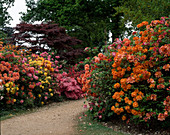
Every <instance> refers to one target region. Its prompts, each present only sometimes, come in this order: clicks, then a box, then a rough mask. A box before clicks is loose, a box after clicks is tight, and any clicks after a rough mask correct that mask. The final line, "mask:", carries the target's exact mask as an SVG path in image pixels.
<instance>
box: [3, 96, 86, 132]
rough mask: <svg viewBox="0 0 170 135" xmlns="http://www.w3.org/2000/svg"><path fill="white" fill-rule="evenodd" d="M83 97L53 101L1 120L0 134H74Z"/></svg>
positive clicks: (82, 110) (82, 109)
mask: <svg viewBox="0 0 170 135" xmlns="http://www.w3.org/2000/svg"><path fill="white" fill-rule="evenodd" d="M84 101H85V100H84V99H81V100H74V101H66V102H62V103H54V104H52V105H49V106H46V107H43V108H40V109H38V111H36V112H33V113H29V114H24V115H20V116H15V117H13V118H10V119H7V120H4V121H1V135H74V134H75V133H76V132H77V131H76V128H75V126H76V124H77V119H78V118H77V116H78V115H79V114H81V113H82V112H84V111H85V109H84V108H83V105H84Z"/></svg>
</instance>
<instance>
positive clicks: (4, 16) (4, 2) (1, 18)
mask: <svg viewBox="0 0 170 135" xmlns="http://www.w3.org/2000/svg"><path fill="white" fill-rule="evenodd" d="M14 1H15V0H1V1H0V28H3V27H4V26H5V25H6V24H9V21H10V20H11V19H12V18H11V16H10V15H9V13H8V11H7V10H8V9H9V8H10V7H11V6H13V3H14Z"/></svg>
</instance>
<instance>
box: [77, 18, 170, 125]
mask: <svg viewBox="0 0 170 135" xmlns="http://www.w3.org/2000/svg"><path fill="white" fill-rule="evenodd" d="M169 19H170V18H167V17H162V18H161V20H154V21H152V22H151V23H150V24H148V22H142V23H141V24H139V25H137V27H138V28H139V29H140V28H142V29H144V30H143V31H140V32H133V33H132V36H131V38H130V39H124V40H123V42H120V45H119V46H120V47H119V49H116V50H113V47H112V46H109V48H108V51H107V52H106V54H101V53H99V54H98V57H97V56H95V57H94V58H93V59H92V60H91V61H90V62H89V64H88V65H85V74H84V75H82V76H81V79H80V80H79V81H80V82H81V83H82V84H83V88H82V90H83V91H86V95H87V100H88V101H89V105H90V108H89V111H90V112H91V113H92V115H93V116H94V117H96V118H98V119H101V118H103V117H104V118H103V120H105V119H107V118H113V119H114V118H115V117H116V118H121V119H122V120H127V123H128V122H129V121H133V122H137V123H145V124H147V125H149V124H155V125H156V124H160V126H161V125H164V126H166V125H168V121H169V119H170V117H169V114H170V86H169V83H170V77H169V75H168V74H169V68H170V58H169V55H170V44H169V39H170V34H169V32H170V29H169ZM113 55H114V56H113ZM111 56H113V57H111ZM102 97H103V98H102ZM94 108H95V110H94ZM109 109H110V111H108V110H109ZM93 110H94V111H93ZM102 114H104V116H103V115H102ZM115 115H116V116H115Z"/></svg>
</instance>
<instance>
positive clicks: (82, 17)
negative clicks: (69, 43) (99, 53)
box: [22, 0, 121, 48]
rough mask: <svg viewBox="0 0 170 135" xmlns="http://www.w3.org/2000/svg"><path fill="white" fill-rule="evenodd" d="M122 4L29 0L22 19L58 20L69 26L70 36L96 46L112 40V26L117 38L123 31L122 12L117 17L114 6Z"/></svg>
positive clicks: (105, 0)
mask: <svg viewBox="0 0 170 135" xmlns="http://www.w3.org/2000/svg"><path fill="white" fill-rule="evenodd" d="M118 4H119V1H118V0H115V1H113V0H93V1H87V0H76V1H75V0H65V1H63V0H59V1H56V0H40V1H38V2H37V3H36V2H34V0H29V1H27V12H26V13H22V20H23V21H26V22H35V21H45V22H47V21H54V22H56V23H58V24H59V25H60V26H62V27H65V28H66V29H67V33H68V34H69V35H70V36H75V37H77V38H78V39H80V40H82V41H83V42H84V44H83V45H81V47H82V46H83V47H85V46H90V47H93V46H94V44H95V45H96V44H97V45H98V44H99V43H100V42H104V41H108V34H109V30H112V31H111V32H112V34H113V38H115V37H118V35H119V34H120V33H121V29H119V20H120V16H119V15H117V16H116V17H113V14H114V13H115V10H114V9H113V7H115V6H117V5H118ZM79 48H80V47H79Z"/></svg>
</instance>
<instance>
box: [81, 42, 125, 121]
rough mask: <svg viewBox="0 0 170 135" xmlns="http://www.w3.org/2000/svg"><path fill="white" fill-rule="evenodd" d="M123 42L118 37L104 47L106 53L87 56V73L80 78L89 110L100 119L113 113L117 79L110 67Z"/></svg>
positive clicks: (104, 118)
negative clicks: (113, 77)
mask: <svg viewBox="0 0 170 135" xmlns="http://www.w3.org/2000/svg"><path fill="white" fill-rule="evenodd" d="M122 43H123V42H122V41H120V40H119V39H116V40H115V42H114V43H113V44H111V45H106V46H104V47H103V48H102V50H105V52H104V54H103V53H99V54H98V55H97V56H95V57H93V58H90V57H89V58H86V59H85V61H84V62H85V73H84V74H82V75H81V76H80V78H78V81H79V83H81V84H82V91H83V92H85V97H86V99H87V101H88V103H89V111H90V113H91V114H92V115H93V117H94V118H97V119H99V120H106V119H107V118H109V117H110V116H112V115H113V112H112V111H111V109H110V108H111V103H112V102H113V99H112V94H113V92H114V91H113V83H114V82H116V81H114V80H113V79H112V72H111V70H108V69H109V68H110V67H111V66H112V64H113V58H114V56H115V54H116V51H117V49H119V48H121V46H122Z"/></svg>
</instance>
